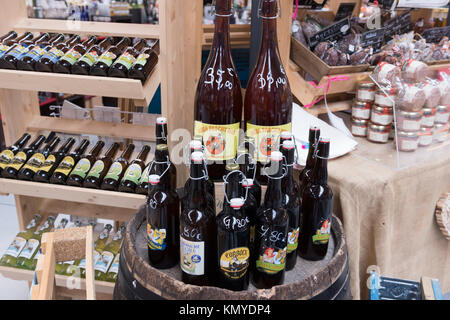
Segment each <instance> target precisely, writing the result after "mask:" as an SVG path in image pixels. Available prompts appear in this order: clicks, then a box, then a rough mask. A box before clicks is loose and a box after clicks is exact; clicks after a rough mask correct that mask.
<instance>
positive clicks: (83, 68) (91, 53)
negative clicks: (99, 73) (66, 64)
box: [72, 37, 113, 75]
mask: <svg viewBox="0 0 450 320" xmlns="http://www.w3.org/2000/svg"><path fill="white" fill-rule="evenodd" d="M112 45H113V39H112V38H111V37H106V38H105V39H104V40H102V41H101V42H100V43H99V44H96V45H95V46H92V47H91V48H90V49H89V50H88V52H86V53H85V54H84V55H83V56H82V57H81V58H80V59H79V60H78V61H77V62H76V63H75V64H74V65H73V66H72V73H73V74H80V75H88V74H89V73H90V72H91V67H92V66H93V65H94V64H95V63H96V62H97V60H98V58H99V57H100V56H101V55H102V54H103V52H105V50H108V49H109V47H111V46H112Z"/></svg>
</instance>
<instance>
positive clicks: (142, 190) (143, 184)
mask: <svg viewBox="0 0 450 320" xmlns="http://www.w3.org/2000/svg"><path fill="white" fill-rule="evenodd" d="M151 164H152V163H151V162H150V163H149V164H147V166H146V167H145V169H144V172H142V175H141V178H140V179H139V184H138V186H137V187H136V193H137V194H148V189H149V183H148V177H149V172H150V167H151Z"/></svg>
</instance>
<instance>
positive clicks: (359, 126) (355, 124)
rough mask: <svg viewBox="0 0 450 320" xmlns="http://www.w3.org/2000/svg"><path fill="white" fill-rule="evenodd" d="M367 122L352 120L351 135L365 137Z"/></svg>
mask: <svg viewBox="0 0 450 320" xmlns="http://www.w3.org/2000/svg"><path fill="white" fill-rule="evenodd" d="M368 123H369V120H366V119H356V118H352V134H353V135H354V136H357V137H365V136H367V126H368Z"/></svg>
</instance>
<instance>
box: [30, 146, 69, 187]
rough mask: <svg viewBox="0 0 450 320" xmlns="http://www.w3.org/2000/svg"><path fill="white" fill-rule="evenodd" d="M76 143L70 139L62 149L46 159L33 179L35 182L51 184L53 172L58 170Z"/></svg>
mask: <svg viewBox="0 0 450 320" xmlns="http://www.w3.org/2000/svg"><path fill="white" fill-rule="evenodd" d="M74 143H75V139H74V138H72V137H70V138H69V139H67V140H66V142H65V143H64V144H63V145H62V146H61V148H59V150H58V151H55V152H52V153H51V154H50V155H49V156H48V157H47V158H46V159H45V162H44V164H43V165H42V166H41V167H40V168H39V170H38V171H37V172H36V174H35V175H34V177H33V180H34V181H37V182H49V181H50V177H51V176H52V174H53V172H54V171H55V170H56V168H58V165H59V163H60V162H61V160H62V159H63V158H64V157H65V156H66V155H67V154H68V153H69V152H70V149H72V147H73V145H74Z"/></svg>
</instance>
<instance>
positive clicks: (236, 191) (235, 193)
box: [226, 172, 242, 200]
mask: <svg viewBox="0 0 450 320" xmlns="http://www.w3.org/2000/svg"><path fill="white" fill-rule="evenodd" d="M240 178H241V175H240V173H239V172H235V173H233V174H231V175H230V176H229V177H228V183H227V185H226V193H227V197H228V200H231V199H233V198H240V197H242V190H241V187H240V185H239V184H240Z"/></svg>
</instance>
